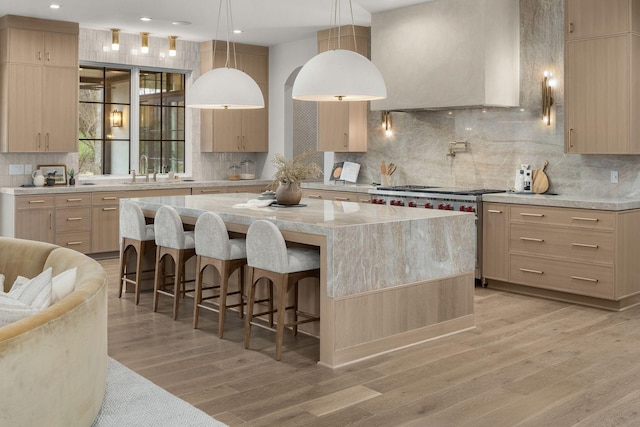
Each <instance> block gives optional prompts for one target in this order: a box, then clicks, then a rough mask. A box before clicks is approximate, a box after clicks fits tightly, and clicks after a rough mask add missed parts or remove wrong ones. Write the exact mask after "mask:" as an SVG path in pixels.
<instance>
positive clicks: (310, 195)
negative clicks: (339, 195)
mask: <svg viewBox="0 0 640 427" xmlns="http://www.w3.org/2000/svg"><path fill="white" fill-rule="evenodd" d="M307 197H308V198H310V199H322V196H319V195H317V194H309V195H308V196H307ZM336 200H337V199H336Z"/></svg>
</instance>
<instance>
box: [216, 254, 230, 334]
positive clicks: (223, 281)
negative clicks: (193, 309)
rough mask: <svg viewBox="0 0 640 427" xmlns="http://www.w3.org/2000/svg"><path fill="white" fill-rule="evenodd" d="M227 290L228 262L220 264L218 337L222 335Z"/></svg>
mask: <svg viewBox="0 0 640 427" xmlns="http://www.w3.org/2000/svg"><path fill="white" fill-rule="evenodd" d="M228 288H229V262H228V261H225V262H223V263H222V265H221V268H220V306H219V307H218V308H219V310H218V337H219V338H222V335H224V318H225V315H226V312H227V290H228Z"/></svg>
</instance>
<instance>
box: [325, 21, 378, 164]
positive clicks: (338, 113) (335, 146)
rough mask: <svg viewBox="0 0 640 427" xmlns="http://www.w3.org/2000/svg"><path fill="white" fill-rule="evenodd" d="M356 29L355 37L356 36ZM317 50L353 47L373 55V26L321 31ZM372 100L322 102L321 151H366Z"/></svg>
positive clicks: (357, 50) (365, 54) (365, 53)
mask: <svg viewBox="0 0 640 427" xmlns="http://www.w3.org/2000/svg"><path fill="white" fill-rule="evenodd" d="M354 29H355V37H354ZM317 38H318V52H325V51H327V50H329V49H337V48H338V47H340V49H346V50H353V51H356V52H358V53H360V54H361V55H364V56H366V57H367V58H369V57H370V29H369V28H368V27H358V26H357V27H352V26H350V25H348V26H344V27H341V29H340V37H338V31H337V29H335V28H334V29H331V30H323V31H320V32H318V36H317ZM368 112H369V103H368V102H366V101H353V102H319V103H318V151H336V152H365V151H367V115H368Z"/></svg>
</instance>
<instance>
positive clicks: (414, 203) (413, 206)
mask: <svg viewBox="0 0 640 427" xmlns="http://www.w3.org/2000/svg"><path fill="white" fill-rule="evenodd" d="M416 206H418V205H416V202H409V207H410V208H415V207H416Z"/></svg>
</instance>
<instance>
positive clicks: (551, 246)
mask: <svg viewBox="0 0 640 427" xmlns="http://www.w3.org/2000/svg"><path fill="white" fill-rule="evenodd" d="M489 210H494V211H496V212H497V211H500V212H501V213H500V215H501V217H500V216H499V215H498V214H497V213H496V214H495V216H494V217H493V218H495V220H492V219H491V218H492V216H491V215H490V212H489ZM484 214H485V217H484V221H485V226H484V234H483V239H484V242H485V244H484V250H485V254H484V262H483V269H484V275H485V277H486V279H488V283H489V284H490V285H491V286H492V287H496V288H498V289H506V290H516V291H518V292H524V293H528V294H532V295H540V296H545V297H551V298H557V299H563V300H568V301H573V302H579V303H584V304H589V305H596V306H600V307H604V308H612V309H622V308H625V307H626V306H629V305H632V304H635V303H637V302H638V297H639V296H640V281H639V279H640V265H638V263H637V261H635V260H637V257H638V256H639V255H640V253H638V252H639V251H638V247H637V244H636V243H634V242H635V240H637V239H635V237H634V236H635V234H634V233H635V231H637V229H638V227H640V210H628V211H620V212H613V211H599V210H591V209H576V208H561V207H546V206H530V205H504V204H493V203H487V204H485V208H484ZM499 218H501V219H499ZM493 279H495V280H498V282H494V281H493ZM504 282H508V283H504Z"/></svg>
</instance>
